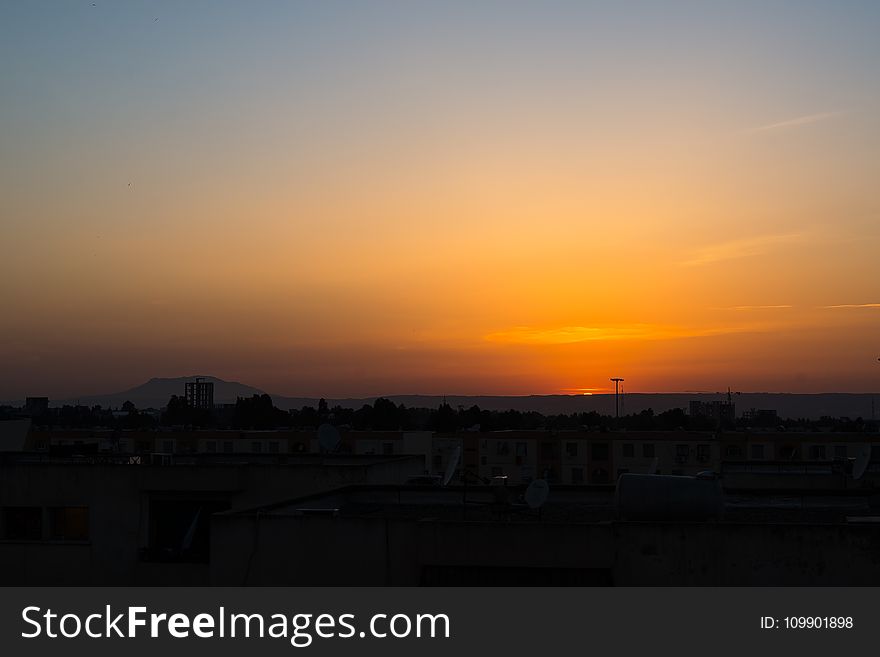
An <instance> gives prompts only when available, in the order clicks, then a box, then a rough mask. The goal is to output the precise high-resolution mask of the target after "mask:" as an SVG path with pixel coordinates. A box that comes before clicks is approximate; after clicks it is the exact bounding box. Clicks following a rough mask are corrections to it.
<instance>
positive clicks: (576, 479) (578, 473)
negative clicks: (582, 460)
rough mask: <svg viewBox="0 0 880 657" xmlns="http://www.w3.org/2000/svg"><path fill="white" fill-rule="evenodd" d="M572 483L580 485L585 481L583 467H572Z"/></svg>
mask: <svg viewBox="0 0 880 657" xmlns="http://www.w3.org/2000/svg"><path fill="white" fill-rule="evenodd" d="M571 483H573V484H575V485H580V484H583V483H584V469H583V468H572V469H571Z"/></svg>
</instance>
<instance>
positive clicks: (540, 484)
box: [524, 479, 550, 509]
mask: <svg viewBox="0 0 880 657" xmlns="http://www.w3.org/2000/svg"><path fill="white" fill-rule="evenodd" d="M549 494H550V485H549V484H548V483H547V482H546V481H545V480H544V479H535V480H534V481H533V482H532V483H530V484H529V487H528V488H526V494H525V496H524V497H525V499H526V504H528V505H529V508H532V509H540V508H541V507H542V506H544V502H546V501H547V496H548V495H549Z"/></svg>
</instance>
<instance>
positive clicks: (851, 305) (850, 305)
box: [821, 303, 880, 310]
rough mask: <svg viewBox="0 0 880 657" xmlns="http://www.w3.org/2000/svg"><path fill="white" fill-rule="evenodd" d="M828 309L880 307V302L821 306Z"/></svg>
mask: <svg viewBox="0 0 880 657" xmlns="http://www.w3.org/2000/svg"><path fill="white" fill-rule="evenodd" d="M821 307H822V308H825V309H828V310H838V309H841V308H843V309H846V308H880V303H840V304H837V305H835V306H821Z"/></svg>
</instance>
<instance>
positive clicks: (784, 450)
mask: <svg viewBox="0 0 880 657" xmlns="http://www.w3.org/2000/svg"><path fill="white" fill-rule="evenodd" d="M794 453H795V447H794V445H783V446H782V447H780V448H779V458H781V459H785V460H788V461H791V460H792V459H794Z"/></svg>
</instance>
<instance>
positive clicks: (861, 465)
mask: <svg viewBox="0 0 880 657" xmlns="http://www.w3.org/2000/svg"><path fill="white" fill-rule="evenodd" d="M870 462H871V446H870V445H862V449H861V451H860V452H859V455H858V456H857V457H856V462H855V463H854V464H853V473H852V475H853V479H861V478H862V476H863V475H864V474H865V471H866V470H867V469H868V464H869V463H870Z"/></svg>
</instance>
